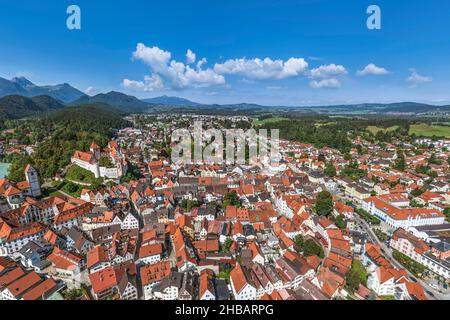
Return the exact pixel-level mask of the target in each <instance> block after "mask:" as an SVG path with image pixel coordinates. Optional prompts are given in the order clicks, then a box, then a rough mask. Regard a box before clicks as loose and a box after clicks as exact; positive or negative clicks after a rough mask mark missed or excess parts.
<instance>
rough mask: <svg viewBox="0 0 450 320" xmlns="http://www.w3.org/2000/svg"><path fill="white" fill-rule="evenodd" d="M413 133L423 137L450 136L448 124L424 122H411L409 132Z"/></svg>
mask: <svg viewBox="0 0 450 320" xmlns="http://www.w3.org/2000/svg"><path fill="white" fill-rule="evenodd" d="M413 133H414V134H415V135H417V136H424V137H432V136H437V137H446V138H449V137H450V126H443V125H429V124H426V123H421V124H413V125H411V127H410V130H409V134H413Z"/></svg>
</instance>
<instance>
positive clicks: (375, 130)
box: [367, 126, 398, 134]
mask: <svg viewBox="0 0 450 320" xmlns="http://www.w3.org/2000/svg"><path fill="white" fill-rule="evenodd" d="M397 128H398V126H392V127H389V128H381V127H376V126H368V127H367V130H368V131H370V132H372V133H373V134H377V132H378V131H394V130H396V129H397Z"/></svg>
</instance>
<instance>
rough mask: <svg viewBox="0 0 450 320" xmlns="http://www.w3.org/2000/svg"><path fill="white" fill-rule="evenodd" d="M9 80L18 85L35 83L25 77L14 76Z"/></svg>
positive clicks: (23, 85) (28, 85) (24, 85)
mask: <svg viewBox="0 0 450 320" xmlns="http://www.w3.org/2000/svg"><path fill="white" fill-rule="evenodd" d="M11 81H12V82H14V83H17V84H18V85H20V86H22V87H30V86H35V84H34V83H33V82H31V81H30V80H28V79H27V78H25V77H14V78H12V79H11Z"/></svg>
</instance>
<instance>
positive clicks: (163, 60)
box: [122, 43, 225, 91]
mask: <svg viewBox="0 0 450 320" xmlns="http://www.w3.org/2000/svg"><path fill="white" fill-rule="evenodd" d="M186 58H187V59H188V62H189V61H190V62H189V63H193V62H195V60H196V57H195V54H194V53H193V52H192V51H191V50H188V51H187V54H186ZM133 59H135V60H141V61H142V62H144V63H145V64H147V65H148V66H149V67H150V70H151V72H152V73H151V74H150V75H147V76H146V77H145V78H144V81H135V80H129V79H124V80H123V81H122V85H124V86H125V87H128V88H135V89H141V90H146V91H152V90H156V89H162V88H170V89H185V88H189V87H208V86H212V85H221V84H224V83H225V78H224V77H223V76H222V75H220V74H217V73H216V72H215V71H214V70H212V69H210V68H208V69H202V67H203V65H204V64H205V63H206V59H201V60H200V61H199V63H198V64H197V66H196V69H193V68H191V67H190V66H189V65H186V64H184V63H182V62H178V61H176V60H172V54H171V53H170V52H168V51H164V50H162V49H160V48H158V47H147V46H146V45H145V44H143V43H138V44H137V46H136V50H135V51H134V52H133Z"/></svg>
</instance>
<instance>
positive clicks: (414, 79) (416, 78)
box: [406, 69, 433, 84]
mask: <svg viewBox="0 0 450 320" xmlns="http://www.w3.org/2000/svg"><path fill="white" fill-rule="evenodd" d="M409 71H410V72H411V75H410V76H409V77H408V78H406V81H407V82H411V83H413V84H420V83H425V82H431V81H433V78H432V77H428V76H422V75H420V74H418V73H417V71H416V69H409Z"/></svg>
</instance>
